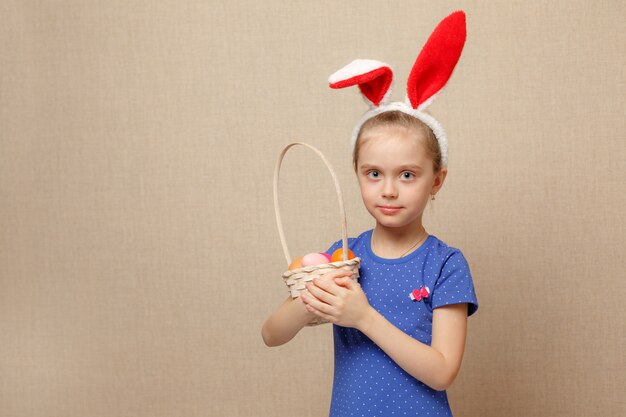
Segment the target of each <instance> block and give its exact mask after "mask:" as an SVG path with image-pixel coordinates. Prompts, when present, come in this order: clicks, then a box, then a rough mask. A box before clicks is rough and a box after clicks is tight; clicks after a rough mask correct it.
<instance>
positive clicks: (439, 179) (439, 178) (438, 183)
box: [432, 168, 448, 194]
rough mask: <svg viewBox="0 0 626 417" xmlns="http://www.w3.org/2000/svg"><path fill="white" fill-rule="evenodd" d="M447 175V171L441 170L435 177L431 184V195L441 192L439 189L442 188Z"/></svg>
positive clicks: (445, 169)
mask: <svg viewBox="0 0 626 417" xmlns="http://www.w3.org/2000/svg"><path fill="white" fill-rule="evenodd" d="M447 175H448V169H447V168H441V170H440V171H439V173H438V174H437V175H436V176H435V181H434V182H433V189H432V192H433V193H435V194H436V193H438V192H439V190H441V187H443V182H444V181H445V180H446V176H447Z"/></svg>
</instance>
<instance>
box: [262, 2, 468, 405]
mask: <svg viewBox="0 0 626 417" xmlns="http://www.w3.org/2000/svg"><path fill="white" fill-rule="evenodd" d="M459 32H462V36H459V37H460V38H461V39H460V40H458V39H456V40H454V39H453V42H452V43H453V44H452V45H451V44H450V39H452V38H454V36H451V33H452V35H459ZM464 41H465V15H464V14H463V13H462V12H456V13H454V14H452V15H450V16H449V17H448V18H446V19H444V21H442V22H441V23H440V25H439V26H438V27H437V29H436V30H435V32H434V33H433V35H431V37H430V38H429V41H428V42H427V44H426V46H425V47H424V49H423V51H422V53H421V54H420V56H419V57H418V59H417V61H416V63H415V65H414V67H413V71H412V72H411V76H410V77H409V87H408V89H407V90H408V91H407V93H408V94H407V95H408V99H409V100H408V102H407V103H399V102H396V103H390V104H387V101H386V100H387V98H388V97H387V96H388V94H387V93H388V90H389V87H390V84H391V79H390V77H391V70H390V69H389V67H388V66H386V65H385V64H382V63H379V62H378V61H366V62H365V64H364V61H362V60H361V61H354V62H353V63H351V64H350V65H348V66H347V67H345V68H343V69H342V70H340V71H338V72H337V73H335V74H333V76H331V87H338V88H341V87H345V86H348V85H358V86H359V88H360V90H361V92H362V93H363V95H364V96H365V98H366V100H367V101H368V102H369V103H370V104H371V105H372V110H370V111H369V112H368V113H366V114H365V116H364V117H363V118H362V120H361V121H360V122H359V124H358V125H357V127H356V128H355V133H354V135H353V143H354V150H353V163H354V169H355V172H356V175H357V180H358V183H359V188H360V191H361V196H362V199H363V203H364V205H365V207H366V209H367V211H368V212H369V213H370V215H371V216H372V217H373V218H374V220H375V226H374V228H373V229H372V230H368V231H366V232H364V233H362V234H361V235H360V236H358V237H357V238H354V239H352V238H351V239H349V248H350V249H351V250H352V251H353V252H354V253H355V255H356V256H358V257H360V258H361V264H360V270H359V274H360V277H359V282H358V283H357V282H355V281H354V280H353V279H352V278H351V277H350V275H351V272H348V271H344V270H339V271H335V272H331V273H328V274H326V275H324V276H322V277H320V278H318V279H316V280H314V281H312V282H309V283H307V286H306V288H307V291H305V292H303V293H302V294H301V296H300V297H299V298H295V299H292V298H291V296H290V297H288V299H287V300H286V301H285V302H284V303H283V304H282V305H281V306H280V307H279V308H278V309H277V310H276V311H275V312H274V313H273V314H272V315H271V316H270V317H269V318H268V319H267V321H266V322H265V324H264V325H263V330H262V335H263V339H264V341H265V343H266V344H267V345H268V346H277V345H281V344H283V343H286V342H288V341H289V340H291V339H292V338H293V337H294V336H295V335H296V334H297V333H298V331H300V329H302V328H303V327H304V326H305V325H306V324H307V323H309V322H310V321H311V320H312V319H313V318H316V317H322V318H324V319H327V320H329V321H330V322H332V323H333V335H334V344H335V376H334V383H333V391H332V399H331V406H330V416H335V417H343V416H368V417H371V416H385V417H387V416H393V415H399V416H405V415H406V416H431V415H440V416H451V415H452V414H451V411H450V406H449V404H448V400H447V395H446V392H445V390H446V388H447V387H449V386H450V384H452V382H453V381H454V379H455V377H456V375H457V373H458V372H459V369H460V366H461V361H462V358H463V351H464V347H465V339H466V332H467V318H468V317H469V316H470V315H472V314H473V313H474V312H475V311H476V310H477V308H478V301H477V298H476V294H475V292H474V285H473V282H472V278H471V274H470V270H469V266H468V263H467V261H466V260H465V258H464V257H463V254H462V253H461V252H460V251H459V250H458V249H455V248H452V247H449V246H448V245H446V244H445V243H444V242H442V241H441V240H439V239H438V238H437V237H435V236H433V235H431V234H429V233H428V232H426V230H425V229H424V226H423V224H422V215H423V213H424V209H425V207H426V206H427V204H428V201H429V200H434V199H435V195H436V194H437V192H438V191H439V190H440V189H441V187H442V186H443V183H444V180H445V178H446V175H447V168H446V163H447V146H446V143H447V142H446V138H445V135H444V133H443V129H441V126H440V125H439V124H438V122H437V121H436V120H435V119H434V118H432V116H430V115H429V114H427V113H424V111H423V110H424V108H425V107H426V106H427V105H428V104H430V102H432V96H433V95H434V94H436V93H437V92H439V91H440V90H441V88H442V87H443V85H445V83H446V82H447V79H448V78H449V76H450V75H451V73H452V69H453V68H454V66H455V64H456V61H457V60H458V57H459V56H460V52H461V50H462V47H463V44H464ZM459 43H460V45H459ZM444 48H445V51H446V53H449V54H450V55H451V56H452V57H451V58H448V60H452V61H454V63H453V64H452V65H451V67H452V68H449V71H444V72H447V75H445V76H444V77H439V80H438V81H436V82H435V81H432V80H430V79H426V80H425V76H424V75H423V74H422V73H427V74H430V75H432V73H433V71H434V70H437V71H439V74H441V67H442V66H445V65H444V64H442V61H441V60H438V61H437V62H435V63H433V62H431V56H432V55H433V54H432V52H433V51H438V50H444ZM450 49H456V52H454V53H450ZM424 51H427V52H429V53H428V54H427V55H428V57H427V59H426V60H424V59H420V58H422V56H423V55H424ZM447 66H448V67H450V64H449V63H448V65H447ZM425 67H426V68H425ZM433 67H434V69H433ZM416 71H417V72H418V74H417V75H415V74H416ZM430 75H428V76H430ZM441 78H443V81H441ZM412 83H413V84H415V83H418V84H420V87H424V86H425V85H426V87H428V88H426V90H428V91H427V92H426V93H420V92H419V91H418V93H415V91H416V89H415V88H413V86H412ZM417 90H419V88H418V89H417ZM424 103H426V105H424ZM340 247H341V241H338V242H336V243H335V244H333V245H332V246H331V247H330V248H329V249H328V251H327V253H332V252H334V251H335V250H336V249H338V248H340Z"/></svg>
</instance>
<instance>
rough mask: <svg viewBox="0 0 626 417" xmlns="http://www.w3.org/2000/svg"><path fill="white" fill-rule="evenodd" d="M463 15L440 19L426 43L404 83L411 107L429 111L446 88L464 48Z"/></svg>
mask: <svg viewBox="0 0 626 417" xmlns="http://www.w3.org/2000/svg"><path fill="white" fill-rule="evenodd" d="M465 38H466V29H465V13H464V12H463V11H461V10H459V11H457V12H454V13H452V14H451V15H449V16H448V17H446V18H445V19H443V20H442V21H441V22H440V23H439V25H437V27H436V28H435V30H434V31H433V33H432V34H431V35H430V37H429V38H428V41H426V44H425V45H424V48H423V49H422V51H421V52H420V54H419V56H418V57H417V59H416V60H415V64H413V69H412V70H411V74H410V75H409V79H408V81H407V89H406V92H407V98H408V100H409V101H410V103H411V107H413V108H414V109H416V110H418V111H421V110H424V109H425V108H426V107H428V106H429V105H430V104H431V103H432V102H433V100H434V99H435V97H436V95H437V94H438V93H439V92H440V91H441V90H442V89H443V87H444V86H445V85H446V83H447V82H448V80H449V79H450V76H451V75H452V71H454V67H455V66H456V64H457V62H458V61H459V58H460V57H461V52H462V51H463V46H464V45H465Z"/></svg>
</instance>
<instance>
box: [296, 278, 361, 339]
mask: <svg viewBox="0 0 626 417" xmlns="http://www.w3.org/2000/svg"><path fill="white" fill-rule="evenodd" d="M341 275H343V276H341V277H337V276H336V274H333V273H332V272H331V273H329V274H326V275H323V276H321V277H319V278H316V279H315V280H313V281H310V282H307V283H306V288H307V290H308V293H302V294H301V297H302V301H303V302H304V305H305V306H306V309H307V310H308V311H310V312H312V313H314V314H315V315H316V316H319V317H322V318H324V319H326V320H328V321H330V322H331V323H334V324H337V325H339V326H343V327H354V328H357V329H358V328H359V327H360V325H361V324H362V321H363V320H365V317H366V313H367V311H368V309H370V308H371V306H370V304H369V302H368V301H367V296H366V295H365V293H364V292H363V289H362V288H361V285H360V284H359V283H357V282H355V281H353V280H352V278H350V275H352V274H349V275H348V274H341ZM346 275H347V276H346Z"/></svg>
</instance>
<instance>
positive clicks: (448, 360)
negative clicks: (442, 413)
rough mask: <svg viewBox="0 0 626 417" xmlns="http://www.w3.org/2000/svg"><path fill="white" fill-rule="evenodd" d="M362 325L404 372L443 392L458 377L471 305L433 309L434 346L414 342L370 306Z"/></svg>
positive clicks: (367, 333) (361, 327)
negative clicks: (468, 306)
mask: <svg viewBox="0 0 626 417" xmlns="http://www.w3.org/2000/svg"><path fill="white" fill-rule="evenodd" d="M370 309H371V310H368V311H369V313H368V314H367V317H366V318H365V319H364V320H363V323H362V324H361V325H360V326H359V327H360V328H359V330H361V331H362V332H363V333H364V334H365V335H366V336H367V337H369V338H370V339H371V340H372V342H374V343H376V344H377V345H378V346H379V347H380V348H381V349H382V350H384V351H385V353H386V354H387V355H389V357H390V358H391V359H393V360H394V362H396V363H397V364H398V366H400V367H401V368H402V369H404V370H405V371H407V372H408V373H409V374H411V376H413V377H414V378H416V379H418V380H420V381H422V382H423V383H424V384H426V385H428V386H429V387H431V388H433V389H435V390H438V391H443V390H445V389H447V388H448V387H449V386H450V385H452V382H453V381H454V379H455V378H456V376H457V374H458V372H459V369H460V368H461V361H462V360H463V351H464V349H465V339H466V335H467V304H454V305H449V306H444V307H439V308H436V309H435V310H433V336H432V343H431V346H428V345H426V344H424V343H422V342H420V341H418V340H415V339H413V338H412V337H411V336H409V335H408V334H406V333H404V332H403V331H402V330H400V329H398V328H397V327H395V326H394V325H393V324H391V323H390V322H389V321H387V319H386V318H385V317H383V316H382V315H381V314H380V313H379V312H377V311H376V310H374V309H373V308H372V307H370Z"/></svg>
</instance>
